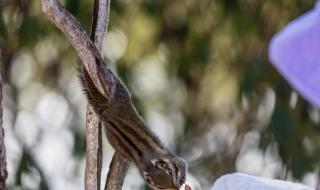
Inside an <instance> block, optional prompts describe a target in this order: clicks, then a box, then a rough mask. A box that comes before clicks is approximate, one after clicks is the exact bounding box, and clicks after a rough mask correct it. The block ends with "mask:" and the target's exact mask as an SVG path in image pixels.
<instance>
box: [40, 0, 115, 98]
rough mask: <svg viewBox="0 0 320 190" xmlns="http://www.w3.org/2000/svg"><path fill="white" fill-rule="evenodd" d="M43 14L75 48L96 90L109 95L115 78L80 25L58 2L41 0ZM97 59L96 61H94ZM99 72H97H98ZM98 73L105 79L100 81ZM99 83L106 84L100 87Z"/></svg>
mask: <svg viewBox="0 0 320 190" xmlns="http://www.w3.org/2000/svg"><path fill="white" fill-rule="evenodd" d="M41 2H42V9H43V12H44V13H45V14H46V15H47V17H48V18H49V19H50V20H51V21H52V22H53V23H54V24H55V25H56V26H57V27H58V28H59V29H60V30H61V31H62V32H63V33H64V35H65V36H66V38H67V39H68V40H69V41H70V43H71V45H72V46H73V47H74V48H75V50H76V52H77V54H78V55H79V57H80V59H81V61H82V63H83V65H84V66H85V68H86V70H87V71H88V73H89V74H90V77H91V78H92V80H93V82H94V84H95V86H96V87H97V89H98V90H99V91H100V92H101V93H102V94H104V95H105V96H106V98H107V99H108V98H109V97H108V95H110V94H111V92H112V88H113V87H114V83H115V81H116V80H119V79H117V77H116V76H115V75H114V74H113V73H112V71H111V70H110V69H108V68H107V67H106V66H105V65H103V64H104V62H103V59H102V57H101V54H100V52H99V51H98V50H97V49H96V47H95V45H94V44H93V42H92V41H91V39H90V38H89V36H88V34H87V33H86V31H85V30H84V28H83V27H82V26H81V25H80V23H79V22H78V21H77V20H76V19H75V18H74V17H73V16H72V15H71V14H70V13H69V12H68V11H67V10H66V9H64V8H63V7H62V5H61V4H60V2H59V1H58V0H41ZM96 59H98V61H96ZM98 70H99V71H98ZM98 73H100V74H101V75H104V77H106V79H105V80H104V81H100V79H99V78H100V77H99V76H98ZM101 82H107V84H104V85H101Z"/></svg>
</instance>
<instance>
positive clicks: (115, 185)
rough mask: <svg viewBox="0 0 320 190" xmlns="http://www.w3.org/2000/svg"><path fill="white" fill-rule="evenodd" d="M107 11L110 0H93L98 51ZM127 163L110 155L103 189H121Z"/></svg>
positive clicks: (117, 154) (105, 25)
mask: <svg viewBox="0 0 320 190" xmlns="http://www.w3.org/2000/svg"><path fill="white" fill-rule="evenodd" d="M109 13H110V0H95V2H94V10H93V18H92V27H91V36H90V37H91V40H92V41H94V44H95V46H96V47H97V49H98V50H99V51H102V42H103V39H104V36H105V33H107V31H108V22H109ZM88 113H89V114H92V115H91V119H93V120H98V116H97V115H96V114H95V113H94V112H93V111H92V109H91V110H89V109H88ZM87 122H88V121H87ZM96 131H97V130H94V129H93V130H92V131H91V132H92V133H93V134H94V133H95V132H96ZM99 132H100V133H99V134H96V133H95V135H97V136H98V137H101V130H99ZM92 133H91V134H92ZM98 139H99V138H98ZM99 143H100V141H99ZM100 147H101V144H100ZM100 153H101V152H100ZM94 155H96V153H94ZM94 155H93V156H94ZM89 156H90V155H89ZM129 165H130V162H129V160H127V159H126V158H124V157H123V156H122V155H121V154H120V153H117V152H115V153H114V155H113V157H112V161H111V163H110V166H109V171H108V176H107V179H106V184H105V190H120V189H121V187H122V185H123V181H124V178H125V176H126V173H127V170H128V168H129ZM97 171H98V170H97ZM100 171H101V170H100ZM100 171H98V172H99V175H96V176H97V177H98V176H99V177H100Z"/></svg>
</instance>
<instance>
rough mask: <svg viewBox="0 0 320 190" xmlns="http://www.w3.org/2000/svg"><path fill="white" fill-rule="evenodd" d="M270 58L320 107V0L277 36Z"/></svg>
mask: <svg viewBox="0 0 320 190" xmlns="http://www.w3.org/2000/svg"><path fill="white" fill-rule="evenodd" d="M269 58H270V60H271V62H272V64H273V65H274V66H275V67H276V68H277V69H278V71H279V72H280V73H281V74H282V75H283V76H284V78H285V79H287V80H288V82H289V83H290V84H291V85H292V86H293V87H294V88H295V89H296V90H297V92H298V93H299V94H300V95H301V96H303V97H304V98H305V99H306V100H307V101H308V102H310V103H311V104H312V105H313V106H315V107H316V108H318V109H320V2H318V3H317V5H316V6H315V8H314V9H312V10H310V11H308V12H307V13H305V14H304V15H302V16H300V17H298V18H297V19H295V20H293V21H292V22H290V23H289V24H288V25H287V26H286V27H285V28H283V29H282V30H281V31H280V32H279V33H277V34H276V35H274V36H273V38H272V39H271V42H270V44H269Z"/></svg>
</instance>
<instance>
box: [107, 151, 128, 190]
mask: <svg viewBox="0 0 320 190" xmlns="http://www.w3.org/2000/svg"><path fill="white" fill-rule="evenodd" d="M129 165H130V161H129V160H127V159H126V158H124V157H123V156H122V155H121V154H120V153H118V152H115V153H114V155H113V158H112V161H111V163H110V166H109V172H108V177H107V182H106V186H105V187H104V189H105V190H120V189H121V187H122V185H123V181H124V178H125V175H126V173H127V171H128V168H129Z"/></svg>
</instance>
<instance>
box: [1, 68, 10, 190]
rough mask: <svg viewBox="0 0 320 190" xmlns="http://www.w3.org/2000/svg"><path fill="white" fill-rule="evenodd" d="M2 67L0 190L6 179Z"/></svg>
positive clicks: (4, 185) (3, 187) (4, 187)
mask: <svg viewBox="0 0 320 190" xmlns="http://www.w3.org/2000/svg"><path fill="white" fill-rule="evenodd" d="M2 97H3V95H2V66H1V65H0V189H7V187H6V179H7V177H8V172H7V161H6V147H5V145H4V129H3V126H2V124H3V118H2V117H3V115H2V113H3V108H2Z"/></svg>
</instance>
